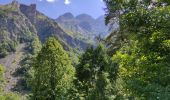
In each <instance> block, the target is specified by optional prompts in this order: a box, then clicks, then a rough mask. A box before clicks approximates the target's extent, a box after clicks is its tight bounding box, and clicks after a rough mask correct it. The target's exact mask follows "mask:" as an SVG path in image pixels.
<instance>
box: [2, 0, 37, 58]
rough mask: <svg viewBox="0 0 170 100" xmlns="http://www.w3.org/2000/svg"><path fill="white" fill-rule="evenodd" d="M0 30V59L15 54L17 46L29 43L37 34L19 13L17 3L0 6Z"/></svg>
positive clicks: (27, 20) (26, 19)
mask: <svg viewBox="0 0 170 100" xmlns="http://www.w3.org/2000/svg"><path fill="white" fill-rule="evenodd" d="M0 30H1V31H0V57H4V56H6V55H7V54H8V53H9V52H15V47H16V45H17V44H19V43H22V42H30V41H32V40H33V38H34V37H36V34H37V31H36V29H35V27H34V25H32V23H31V22H30V21H29V19H28V18H27V17H25V15H24V14H22V13H21V12H20V10H19V4H18V3H17V2H12V3H11V4H8V5H0Z"/></svg>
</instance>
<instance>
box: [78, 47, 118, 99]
mask: <svg viewBox="0 0 170 100" xmlns="http://www.w3.org/2000/svg"><path fill="white" fill-rule="evenodd" d="M76 69H77V78H78V82H77V88H78V91H79V95H80V97H79V98H84V99H85V100H94V99H96V100H112V99H113V97H114V93H113V87H112V82H113V81H114V80H115V78H116V77H115V76H116V74H112V73H116V70H112V69H114V68H112V67H111V63H110V60H109V56H108V55H107V54H106V51H105V49H104V46H102V45H99V46H98V47H97V48H93V47H90V48H88V49H87V50H86V51H85V53H84V54H83V55H82V56H81V57H80V63H79V64H78V66H77V68H76ZM111 77H112V78H111ZM112 79H113V80H112Z"/></svg>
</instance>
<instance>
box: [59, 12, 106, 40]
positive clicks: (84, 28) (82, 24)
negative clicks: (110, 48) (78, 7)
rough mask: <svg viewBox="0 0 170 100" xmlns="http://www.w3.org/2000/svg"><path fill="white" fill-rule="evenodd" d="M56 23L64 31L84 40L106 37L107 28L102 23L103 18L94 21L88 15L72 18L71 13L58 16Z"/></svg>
mask: <svg viewBox="0 0 170 100" xmlns="http://www.w3.org/2000/svg"><path fill="white" fill-rule="evenodd" d="M56 21H57V22H58V23H59V24H60V26H61V27H63V29H64V30H69V31H71V32H73V33H75V34H76V35H78V36H83V37H84V39H91V40H94V37H96V36H99V35H101V36H103V37H104V36H106V35H107V31H108V27H107V26H106V25H105V23H104V16H100V17H99V18H97V19H94V18H93V17H91V16H90V15H87V14H80V15H78V16H73V15H72V14H71V13H65V14H63V15H61V16H59V17H58V18H57V19H56Z"/></svg>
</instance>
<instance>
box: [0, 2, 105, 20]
mask: <svg viewBox="0 0 170 100" xmlns="http://www.w3.org/2000/svg"><path fill="white" fill-rule="evenodd" d="M11 1H13V0H0V4H7V3H10V2H11ZM17 1H19V2H20V3H23V4H27V5H29V4H32V3H35V4H36V5H37V10H38V11H40V12H42V13H44V14H45V15H47V16H49V17H51V18H54V19H55V18H57V17H58V16H60V15H62V14H64V13H66V12H71V13H72V14H73V15H75V16H76V15H79V14H89V15H91V16H92V17H94V18H97V17H99V16H101V15H104V13H105V12H104V8H105V5H104V2H103V1H102V0H17Z"/></svg>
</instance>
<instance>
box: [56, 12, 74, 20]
mask: <svg viewBox="0 0 170 100" xmlns="http://www.w3.org/2000/svg"><path fill="white" fill-rule="evenodd" d="M59 18H64V19H74V15H73V14H72V13H70V12H67V13H65V14H63V15H61V16H59Z"/></svg>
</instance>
